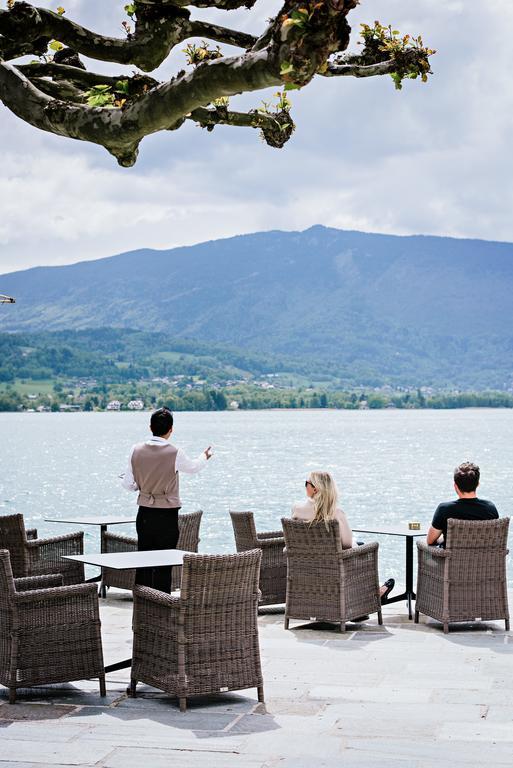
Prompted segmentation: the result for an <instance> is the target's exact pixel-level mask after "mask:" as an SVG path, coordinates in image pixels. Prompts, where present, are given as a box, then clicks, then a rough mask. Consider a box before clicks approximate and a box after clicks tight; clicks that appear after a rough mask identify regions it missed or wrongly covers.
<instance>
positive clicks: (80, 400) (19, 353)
mask: <svg viewBox="0 0 513 768" xmlns="http://www.w3.org/2000/svg"><path fill="white" fill-rule="evenodd" d="M139 400H140V401H142V404H143V405H142V406H141V405H140V404H138V403H137V402H136V401H139ZM112 401H118V402H119V403H120V408H121V409H123V410H124V409H127V408H131V409H133V410H138V409H140V408H141V407H144V408H154V407H158V406H159V405H168V406H169V407H171V408H172V409H173V410H176V411H183V410H195V411H213V410H226V409H229V408H233V409H236V408H239V409H242V410H248V409H259V408H345V409H353V410H356V409H362V408H365V409H366V408H369V409H377V408H465V407H490V408H498V407H503V408H511V407H513V394H512V393H511V392H458V391H444V390H434V389H432V388H428V387H417V388H409V387H393V386H390V385H387V384H385V383H383V382H380V383H378V384H377V385H376V386H368V385H367V384H366V385H365V386H364V385H363V384H362V385H359V386H358V385H352V384H349V383H348V381H347V380H344V379H343V378H341V377H339V376H337V375H336V368H335V367H334V366H330V365H329V364H327V365H326V366H320V365H319V363H318V362H317V361H313V362H309V361H308V358H307V359H306V360H301V361H297V360H294V359H288V358H280V357H273V356H267V357H264V356H263V355H258V354H256V353H255V354H252V353H246V352H243V351H241V350H237V349H234V348H231V347H228V346H225V345H220V344H217V345H214V344H207V343H204V342H197V341H192V340H189V341H188V340H183V339H173V338H172V337H170V336H168V335H166V334H162V333H153V334H152V333H146V332H142V331H128V330H118V329H111V328H103V329H99V330H89V331H60V332H54V333H32V334H30V333H22V334H0V411H16V410H31V409H34V410H36V409H40V410H52V411H59V410H83V411H93V410H105V409H106V408H107V406H108V404H109V403H111V402H112ZM129 403H131V405H129ZM114 409H117V406H115V408H114Z"/></svg>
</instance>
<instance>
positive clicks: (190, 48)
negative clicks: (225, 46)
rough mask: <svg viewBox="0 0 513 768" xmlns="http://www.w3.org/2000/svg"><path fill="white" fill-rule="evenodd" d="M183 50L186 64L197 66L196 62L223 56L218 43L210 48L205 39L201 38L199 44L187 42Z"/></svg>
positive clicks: (200, 62)
mask: <svg viewBox="0 0 513 768" xmlns="http://www.w3.org/2000/svg"><path fill="white" fill-rule="evenodd" d="M183 52H184V53H185V56H186V58H187V64H189V66H193V67H197V66H198V64H202V63H203V62H204V61H213V60H214V59H222V58H223V54H222V53H221V48H220V47H219V46H218V45H216V47H215V48H210V46H209V44H208V43H207V42H206V41H205V40H202V41H201V44H200V45H196V44H195V43H188V45H187V46H186V47H185V48H184V49H183Z"/></svg>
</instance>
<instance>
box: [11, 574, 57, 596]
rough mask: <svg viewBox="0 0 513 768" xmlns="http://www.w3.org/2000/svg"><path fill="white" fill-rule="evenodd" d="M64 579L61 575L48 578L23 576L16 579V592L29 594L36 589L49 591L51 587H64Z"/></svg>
mask: <svg viewBox="0 0 513 768" xmlns="http://www.w3.org/2000/svg"><path fill="white" fill-rule="evenodd" d="M62 582H63V578H62V576H61V574H60V573H54V574H48V575H47V576H22V577H21V578H18V579H14V588H15V590H16V592H27V591H28V590H34V589H48V588H49V587H62Z"/></svg>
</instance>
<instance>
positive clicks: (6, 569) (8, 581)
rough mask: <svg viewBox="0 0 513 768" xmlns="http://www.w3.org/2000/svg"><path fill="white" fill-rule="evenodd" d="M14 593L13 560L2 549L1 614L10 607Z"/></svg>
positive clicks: (0, 575)
mask: <svg viewBox="0 0 513 768" xmlns="http://www.w3.org/2000/svg"><path fill="white" fill-rule="evenodd" d="M14 592H15V589H14V577H13V575H12V568H11V558H10V556H9V552H8V550H7V549H0V613H1V612H2V609H5V608H6V607H10V604H11V597H12V595H13V594H14ZM0 623H1V622H0Z"/></svg>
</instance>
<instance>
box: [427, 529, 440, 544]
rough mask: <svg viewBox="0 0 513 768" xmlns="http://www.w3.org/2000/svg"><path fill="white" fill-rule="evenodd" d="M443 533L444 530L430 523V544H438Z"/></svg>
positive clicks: (428, 539)
mask: <svg viewBox="0 0 513 768" xmlns="http://www.w3.org/2000/svg"><path fill="white" fill-rule="evenodd" d="M441 535H442V531H439V530H438V528H433V526H432V525H430V526H429V531H428V532H427V536H426V541H427V543H428V544H436V543H437V542H438V539H439V538H440V536H441Z"/></svg>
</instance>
